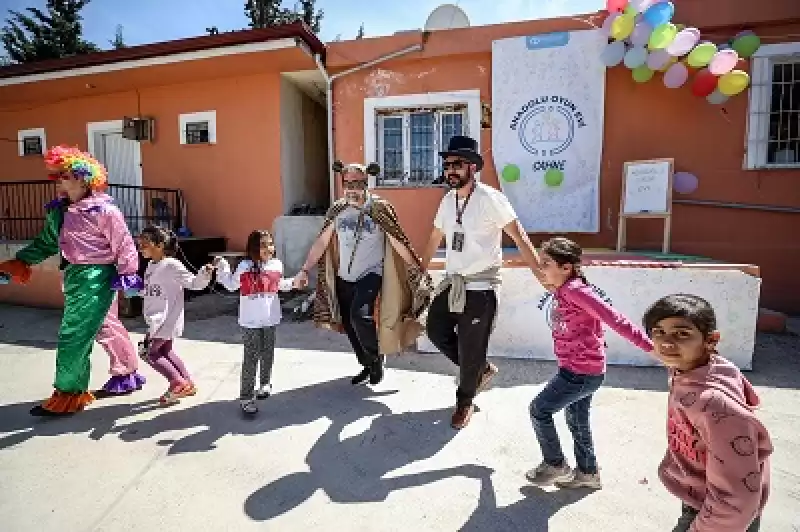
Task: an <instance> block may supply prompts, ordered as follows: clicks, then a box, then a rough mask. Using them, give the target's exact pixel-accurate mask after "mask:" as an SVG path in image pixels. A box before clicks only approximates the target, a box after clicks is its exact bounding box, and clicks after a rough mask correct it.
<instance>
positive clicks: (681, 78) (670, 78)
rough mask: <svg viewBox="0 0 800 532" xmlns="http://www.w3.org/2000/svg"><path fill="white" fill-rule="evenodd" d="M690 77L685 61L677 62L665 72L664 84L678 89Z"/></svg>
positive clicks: (669, 87)
mask: <svg viewBox="0 0 800 532" xmlns="http://www.w3.org/2000/svg"><path fill="white" fill-rule="evenodd" d="M687 79H689V69H688V68H686V66H685V65H684V64H683V63H675V64H674V65H672V66H671V67H669V68H668V69H667V71H666V72H665V73H664V86H665V87H667V88H668V89H677V88H678V87H680V86H681V85H683V84H684V83H686V80H687Z"/></svg>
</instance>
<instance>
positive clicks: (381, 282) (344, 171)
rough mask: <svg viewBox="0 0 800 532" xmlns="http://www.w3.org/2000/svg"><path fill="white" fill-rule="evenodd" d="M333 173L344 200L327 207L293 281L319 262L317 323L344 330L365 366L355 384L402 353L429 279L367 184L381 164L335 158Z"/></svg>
mask: <svg viewBox="0 0 800 532" xmlns="http://www.w3.org/2000/svg"><path fill="white" fill-rule="evenodd" d="M334 171H335V173H336V174H339V175H341V178H342V188H343V190H344V198H342V199H340V200H338V201H336V202H335V203H334V204H333V205H332V206H331V208H330V209H329V210H328V213H327V214H326V216H325V222H324V223H323V225H322V230H321V231H320V234H319V236H318V237H317V240H316V241H315V242H314V244H313V245H312V246H311V250H310V251H309V253H308V257H307V258H306V262H305V264H304V265H303V267H302V269H301V270H300V272H299V273H298V274H297V276H296V277H295V279H296V283H297V285H298V286H300V287H302V286H305V285H306V284H307V283H308V271H309V270H310V269H311V268H312V267H313V266H314V265H315V264H316V265H317V267H318V273H317V290H316V297H315V299H314V322H315V323H316V325H317V326H319V327H324V328H328V329H332V330H336V331H339V332H345V333H346V334H347V337H348V339H349V340H350V344H351V345H352V346H353V350H354V351H355V352H356V357H357V358H358V362H359V363H360V364H361V365H362V366H363V369H362V371H361V373H359V374H358V375H356V376H355V377H353V379H352V383H353V384H354V385H355V384H361V383H363V382H366V381H367V379H369V382H370V384H378V383H379V382H380V381H381V380H382V379H383V360H382V355H387V354H395V353H399V352H401V351H403V350H404V349H405V348H407V347H409V346H410V345H411V344H413V343H414V341H415V340H416V339H417V337H418V336H419V334H420V332H421V330H422V325H421V323H420V322H419V321H418V318H419V317H420V315H421V314H422V313H423V312H424V311H425V309H426V308H427V306H428V304H429V303H430V298H431V292H432V290H433V283H432V282H431V280H430V277H429V276H428V275H427V273H425V271H424V269H423V268H422V267H421V262H422V261H421V259H420V258H419V256H418V255H417V254H416V252H415V251H414V248H413V247H412V246H411V242H410V241H409V240H408V238H407V237H406V235H405V233H404V232H403V230H402V228H401V227H400V224H399V223H398V220H397V215H396V213H395V210H394V207H392V205H391V204H390V203H389V202H388V201H386V200H385V199H383V198H380V197H378V196H376V195H374V194H371V193H370V192H369V190H368V186H367V183H368V177H367V176H368V174H370V175H377V174H378V173H379V172H380V168H379V167H378V165H377V164H375V163H373V164H371V165H369V167H364V166H363V165H360V164H350V165H347V166H344V165H343V164H341V163H340V162H338V161H337V162H336V163H334ZM334 236H335V238H334ZM379 296H380V297H379Z"/></svg>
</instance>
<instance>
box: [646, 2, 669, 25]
mask: <svg viewBox="0 0 800 532" xmlns="http://www.w3.org/2000/svg"><path fill="white" fill-rule="evenodd" d="M673 15H675V6H674V5H673V3H672V2H659V3H658V4H653V5H652V6H650V7H648V8H647V11H645V12H644V17H643V18H644V21H645V22H647V23H648V24H650V26H652V27H654V28H655V27H656V26H660V25H662V24H666V23H667V22H669V21H670V20H672V17H673Z"/></svg>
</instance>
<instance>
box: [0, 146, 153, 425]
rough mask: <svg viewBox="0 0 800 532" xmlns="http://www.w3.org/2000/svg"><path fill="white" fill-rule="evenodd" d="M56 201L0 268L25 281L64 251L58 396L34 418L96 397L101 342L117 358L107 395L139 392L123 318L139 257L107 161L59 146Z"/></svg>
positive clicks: (54, 164)
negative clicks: (93, 383) (96, 354)
mask: <svg viewBox="0 0 800 532" xmlns="http://www.w3.org/2000/svg"><path fill="white" fill-rule="evenodd" d="M45 164H46V165H47V168H48V170H49V171H50V172H52V173H51V175H50V179H53V180H56V181H57V182H58V198H57V199H56V200H54V201H52V202H50V203H49V204H47V205H46V207H45V208H46V209H47V215H46V218H45V225H44V229H42V232H41V233H39V235H38V236H37V237H36V238H35V239H34V241H33V242H32V243H31V244H30V245H28V246H27V247H25V248H24V249H22V250H20V251H19V252H18V253H17V255H16V258H15V259H13V260H10V261H6V262H3V263H0V272H4V273H6V274H7V275H8V276H10V277H11V280H12V281H13V282H18V283H21V284H26V283H27V282H28V281H29V280H30V277H31V266H32V265H35V264H39V263H41V262H43V261H44V260H46V259H48V258H50V257H52V256H53V255H56V254H60V256H61V269H62V270H63V272H64V280H63V287H64V316H63V318H62V321H61V328H60V330H59V333H58V350H57V353H56V378H55V383H54V388H55V391H54V392H53V395H52V396H51V397H50V398H49V399H47V400H46V401H44V402H43V403H42V404H41V405H38V406H35V407H34V408H33V409H31V414H32V415H34V416H62V415H68V414H72V413H75V412H78V411H80V410H82V409H83V408H84V407H85V406H86V405H88V404H89V403H91V402H92V401H93V400H94V396H93V395H92V393H90V392H89V373H90V355H91V352H92V342H93V341H94V340H95V339H96V340H97V342H98V343H100V344H101V345H102V346H103V348H104V349H105V350H106V352H107V353H108V355H109V358H110V359H111V370H110V373H111V375H112V376H111V379H110V380H109V381H108V382H107V383H106V384H105V386H103V389H102V390H101V392H102V393H103V394H105V395H109V394H111V395H114V394H124V393H129V392H132V391H134V390H138V389H140V388H141V387H142V385H143V384H144V377H142V376H141V375H139V374H138V373H137V366H138V357H137V356H136V351H135V349H134V347H133V344H132V342H131V340H130V337H129V336H128V331H127V330H125V327H124V326H123V325H122V323H121V322H120V320H119V318H118V317H117V305H116V303H117V292H119V291H124V290H129V289H130V290H135V289H137V288H141V287H142V280H141V278H140V277H139V275H138V274H137V271H138V269H139V255H138V253H137V251H136V246H135V244H134V242H133V239H132V238H131V234H130V232H129V231H128V228H127V226H126V225H125V219H124V218H123V216H122V213H121V212H120V210H119V209H118V208H117V207H116V206H115V205H114V203H113V200H112V198H111V197H110V196H108V195H106V194H104V193H103V192H102V191H103V190H104V189H105V188H106V186H107V174H106V170H105V168H103V165H101V164H100V163H99V162H98V161H97V160H95V159H94V158H93V157H91V156H90V155H88V154H86V153H83V152H81V151H80V150H78V149H77V148H67V147H64V146H58V147H54V148H51V149H50V150H49V151H48V152H47V153H46V154H45Z"/></svg>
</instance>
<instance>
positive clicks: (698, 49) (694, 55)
mask: <svg viewBox="0 0 800 532" xmlns="http://www.w3.org/2000/svg"><path fill="white" fill-rule="evenodd" d="M716 53H717V45H716V44H714V43H713V42H703V43H700V44H698V45H697V46H695V47H694V50H692V51H691V53H690V54H689V57H687V58H686V62H687V63H689V66H690V67H692V68H701V67H704V66H706V65H708V64H709V63H710V62H711V59H712V58H713V57H714V54H716Z"/></svg>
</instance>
